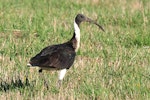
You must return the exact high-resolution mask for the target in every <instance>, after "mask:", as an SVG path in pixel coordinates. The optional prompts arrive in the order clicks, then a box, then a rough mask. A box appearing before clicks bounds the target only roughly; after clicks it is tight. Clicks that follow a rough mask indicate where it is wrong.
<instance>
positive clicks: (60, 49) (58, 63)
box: [30, 43, 76, 69]
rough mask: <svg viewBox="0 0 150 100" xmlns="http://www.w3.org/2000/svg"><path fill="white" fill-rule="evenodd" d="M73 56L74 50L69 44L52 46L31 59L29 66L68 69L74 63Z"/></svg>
mask: <svg viewBox="0 0 150 100" xmlns="http://www.w3.org/2000/svg"><path fill="white" fill-rule="evenodd" d="M75 55H76V53H75V50H74V49H73V47H72V46H71V45H70V44H69V43H64V44H59V45H52V46H48V47H46V48H44V49H43V50H41V52H40V53H39V54H37V55H36V56H35V57H32V58H31V60H30V64H31V65H32V66H39V67H41V68H42V67H44V68H45V67H46V68H54V69H64V68H66V69H69V68H70V67H71V65H72V64H73V62H74V59H75Z"/></svg>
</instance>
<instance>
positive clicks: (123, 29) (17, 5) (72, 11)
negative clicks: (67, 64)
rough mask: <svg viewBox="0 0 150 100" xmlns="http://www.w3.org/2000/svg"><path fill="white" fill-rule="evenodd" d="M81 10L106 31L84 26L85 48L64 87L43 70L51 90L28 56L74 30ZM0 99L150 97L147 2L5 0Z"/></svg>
mask: <svg viewBox="0 0 150 100" xmlns="http://www.w3.org/2000/svg"><path fill="white" fill-rule="evenodd" d="M78 13H83V14H84V15H86V16H88V17H90V18H92V19H96V20H97V22H98V23H100V24H101V25H102V26H104V29H105V30H106V32H105V33H104V32H102V31H100V30H99V29H98V28H97V27H96V26H94V25H90V24H88V23H82V25H81V47H80V49H79V51H78V52H77V57H76V60H75V62H74V65H73V66H72V67H71V68H70V70H69V71H68V72H67V74H66V76H65V78H64V81H63V85H62V87H61V88H60V89H58V88H57V87H56V83H57V77H58V76H57V71H50V72H49V71H45V73H44V76H45V78H46V79H47V81H48V82H49V90H47V89H46V88H45V86H44V81H43V80H42V78H40V77H39V73H38V69H36V68H35V69H29V68H28V67H27V66H26V64H27V63H28V61H29V59H30V58H31V57H32V56H34V55H35V54H37V53H38V52H39V51H40V50H41V49H43V48H44V47H45V46H48V45H51V44H57V43H63V42H66V41H67V40H69V39H70V38H71V37H72V34H73V21H74V17H75V16H76V15H77V14H78ZM0 99H8V100H10V99H12V100H16V99H23V100H29V99H33V100H34V99H35V100H37V99H38V100H57V99H60V100H67V99H68V100H74V99H76V100H91V99H92V100H108V99H110V100H116V99H119V100H121V99H133V100H148V99H150V1H149V0H123V1H120V0H114V1H110V0H85V1H84V2H83V1H81V0H76V1H74V0H66V1H64V0H59V1H56V0H36V1H35V0H1V1H0Z"/></svg>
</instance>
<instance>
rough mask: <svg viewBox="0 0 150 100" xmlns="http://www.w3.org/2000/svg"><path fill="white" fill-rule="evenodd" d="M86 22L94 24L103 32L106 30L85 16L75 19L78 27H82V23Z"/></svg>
mask: <svg viewBox="0 0 150 100" xmlns="http://www.w3.org/2000/svg"><path fill="white" fill-rule="evenodd" d="M84 21H86V22H89V23H93V24H95V25H97V26H98V27H99V28H100V29H101V30H102V31H104V29H103V27H102V26H101V25H99V24H98V23H97V22H96V21H94V20H92V19H90V18H88V17H86V16H84V15H83V14H78V15H77V16H76V18H75V22H76V23H77V24H78V26H79V25H80V23H81V22H84Z"/></svg>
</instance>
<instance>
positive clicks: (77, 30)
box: [74, 20, 80, 51]
mask: <svg viewBox="0 0 150 100" xmlns="http://www.w3.org/2000/svg"><path fill="white" fill-rule="evenodd" d="M74 30H75V38H76V40H77V48H76V49H75V51H77V50H78V49H79V46H80V28H79V26H78V25H77V23H76V22H75V20H74Z"/></svg>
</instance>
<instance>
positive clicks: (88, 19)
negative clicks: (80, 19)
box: [86, 17, 105, 32]
mask: <svg viewBox="0 0 150 100" xmlns="http://www.w3.org/2000/svg"><path fill="white" fill-rule="evenodd" d="M86 21H87V22H89V23H93V24H95V25H97V26H98V27H99V28H100V29H101V30H102V31H104V32H105V30H104V28H103V27H102V26H101V25H99V24H98V23H97V22H96V21H94V20H92V19H90V18H88V17H87V18H86Z"/></svg>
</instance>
